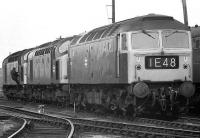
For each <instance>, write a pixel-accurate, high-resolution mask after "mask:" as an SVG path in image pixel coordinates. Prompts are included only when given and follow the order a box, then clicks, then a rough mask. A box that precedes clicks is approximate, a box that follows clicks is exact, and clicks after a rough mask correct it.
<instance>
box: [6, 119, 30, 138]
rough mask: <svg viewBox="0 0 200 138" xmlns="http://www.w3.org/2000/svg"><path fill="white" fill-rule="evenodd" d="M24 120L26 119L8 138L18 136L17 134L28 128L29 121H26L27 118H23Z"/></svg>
mask: <svg viewBox="0 0 200 138" xmlns="http://www.w3.org/2000/svg"><path fill="white" fill-rule="evenodd" d="M20 119H23V118H20ZM23 121H24V123H23V125H22V126H21V127H20V128H19V129H18V130H17V131H16V132H15V133H13V134H12V135H10V136H9V137H8V138H14V137H17V135H19V134H20V133H21V132H22V131H23V130H24V129H25V128H26V125H27V121H26V119H23Z"/></svg>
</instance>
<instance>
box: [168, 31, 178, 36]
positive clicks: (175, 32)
mask: <svg viewBox="0 0 200 138" xmlns="http://www.w3.org/2000/svg"><path fill="white" fill-rule="evenodd" d="M175 33H178V30H176V31H173V32H172V33H171V34H168V35H166V36H165V37H169V36H171V35H173V34H175Z"/></svg>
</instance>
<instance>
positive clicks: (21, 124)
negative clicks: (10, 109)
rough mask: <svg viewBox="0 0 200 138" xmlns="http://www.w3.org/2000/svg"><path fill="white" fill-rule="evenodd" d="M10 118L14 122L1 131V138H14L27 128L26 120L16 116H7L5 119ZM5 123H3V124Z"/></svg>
mask: <svg viewBox="0 0 200 138" xmlns="http://www.w3.org/2000/svg"><path fill="white" fill-rule="evenodd" d="M8 119H9V120H11V121H12V122H13V123H14V122H15V123H14V124H13V125H12V126H11V127H9V129H8V130H7V131H5V132H3V135H1V138H15V137H18V136H20V135H21V134H22V133H23V132H24V131H25V130H26V128H27V124H28V122H27V120H26V119H23V118H19V117H16V116H8V118H7V119H6V120H8ZM4 125H5V124H4Z"/></svg>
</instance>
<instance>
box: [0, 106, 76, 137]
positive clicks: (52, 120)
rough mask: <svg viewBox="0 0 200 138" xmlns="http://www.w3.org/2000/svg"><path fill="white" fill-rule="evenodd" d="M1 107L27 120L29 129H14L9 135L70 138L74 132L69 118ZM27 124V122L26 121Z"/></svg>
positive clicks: (8, 112) (10, 113)
mask: <svg viewBox="0 0 200 138" xmlns="http://www.w3.org/2000/svg"><path fill="white" fill-rule="evenodd" d="M0 108H1V109H3V110H5V112H6V114H9V115H11V116H15V117H18V118H23V120H25V121H26V122H29V123H28V124H29V125H28V129H29V131H28V130H27V131H23V133H22V131H21V128H20V129H19V130H16V132H14V133H13V134H11V137H9V138H14V137H16V136H19V135H20V136H21V135H23V136H24V137H30V138H32V137H33V138H34V137H37V136H39V137H48V138H51V137H50V136H52V138H53V137H58V138H71V137H72V136H73V133H74V126H73V124H72V122H71V121H70V120H69V119H64V118H61V117H60V118H59V117H55V116H49V115H48V116H47V115H43V114H39V113H30V112H28V111H25V110H18V109H15V108H11V107H7V106H0ZM26 124H27V123H26Z"/></svg>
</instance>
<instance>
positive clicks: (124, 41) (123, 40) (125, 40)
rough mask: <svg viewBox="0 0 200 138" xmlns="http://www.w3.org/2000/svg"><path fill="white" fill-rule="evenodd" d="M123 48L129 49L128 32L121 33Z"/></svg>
mask: <svg viewBox="0 0 200 138" xmlns="http://www.w3.org/2000/svg"><path fill="white" fill-rule="evenodd" d="M121 48H122V50H128V47H127V38H126V34H122V35H121Z"/></svg>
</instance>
